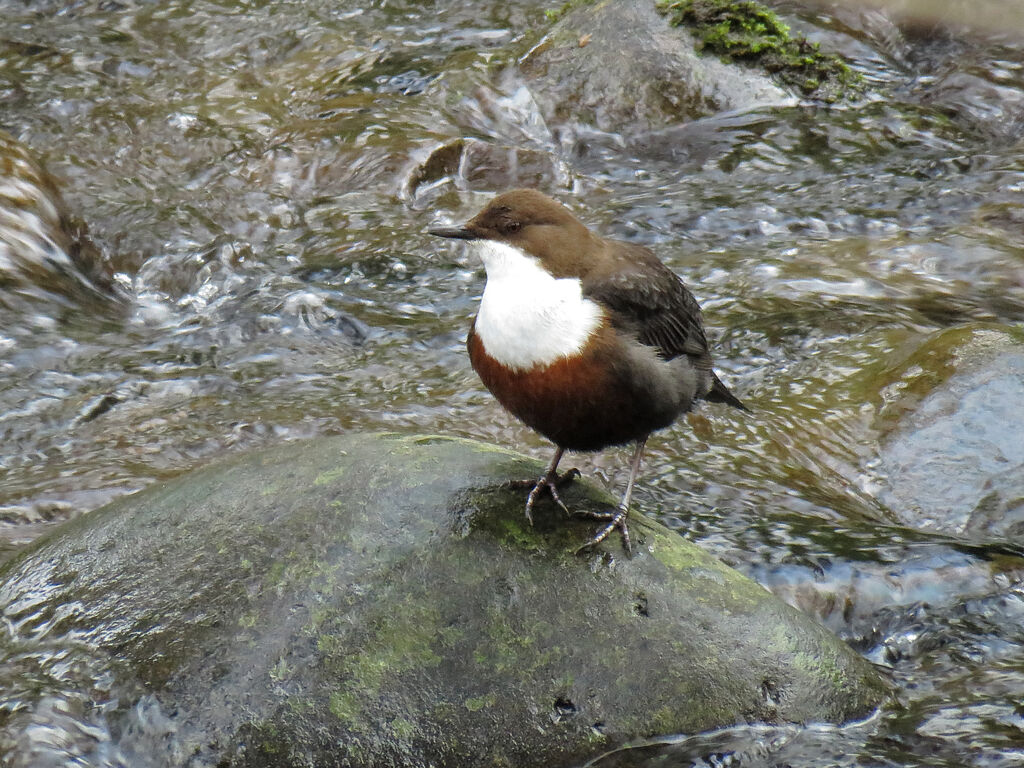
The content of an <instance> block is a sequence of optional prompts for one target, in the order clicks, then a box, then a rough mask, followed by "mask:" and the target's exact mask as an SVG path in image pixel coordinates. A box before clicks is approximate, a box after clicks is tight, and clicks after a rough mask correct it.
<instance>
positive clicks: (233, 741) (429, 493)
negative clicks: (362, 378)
mask: <svg viewBox="0 0 1024 768" xmlns="http://www.w3.org/2000/svg"><path fill="white" fill-rule="evenodd" d="M539 471H540V467H539V465H538V464H537V463H536V462H534V461H531V460H528V459H525V458H524V457H521V456H518V455H516V454H511V453H507V452H504V451H500V450H497V449H494V448H491V447H488V446H485V445H482V444H479V443H472V442H469V441H464V440H454V439H446V438H402V437H395V436H367V435H352V436H346V437H341V438H331V439H321V440H316V441H311V442H308V443H304V444H298V445H296V444H290V445H287V446H283V447H281V448H278V449H275V450H271V451H266V452H262V453H256V454H252V455H248V456H241V457H237V458H234V459H232V460H229V461H227V462H224V463H222V464H219V465H215V466H211V467H208V468H206V469H203V470H200V471H197V472H193V473H191V474H189V475H186V476H184V477H181V478H179V479H177V480H174V481H172V482H168V483H165V484H162V485H160V486H157V487H153V488H150V489H149V490H147V491H144V492H142V493H140V494H138V495H135V496H131V497H125V498H122V499H120V500H119V501H117V502H115V503H114V504H111V505H110V506H108V507H106V508H104V509H102V510H99V511H97V512H94V513H92V514H90V515H87V516H85V517H83V518H80V519H79V520H77V521H75V522H73V523H71V524H69V525H67V526H65V527H64V528H63V529H62V530H61V531H60V532H59V534H58V535H56V536H53V537H50V538H49V539H46V540H43V541H41V542H39V543H37V545H36V546H34V547H33V548H32V549H31V550H29V551H27V552H26V553H24V554H23V555H22V556H20V557H18V558H17V559H16V560H14V561H13V562H11V563H8V564H7V565H6V566H5V568H4V570H3V571H2V572H0V578H2V580H3V586H2V587H0V605H2V610H3V615H4V618H5V621H6V622H7V625H8V627H9V631H8V632H7V633H5V634H4V635H3V637H2V638H0V654H2V655H3V658H5V659H7V660H10V661H11V663H9V664H5V665H3V666H2V667H0V707H2V708H3V709H4V711H8V712H11V711H14V710H16V712H15V714H14V715H12V716H11V717H9V718H7V719H5V720H4V721H3V723H2V724H0V747H3V745H10V744H16V743H24V742H25V740H26V738H28V736H26V734H28V735H29V736H31V735H32V734H39V733H43V732H49V731H47V729H50V731H53V730H54V729H56V730H57V731H58V733H56V734H54V735H53V738H52V739H49V740H48V741H47V743H50V744H64V743H72V742H73V743H74V744H75V746H74V749H75V754H76V755H77V754H82V753H88V754H104V755H106V756H107V757H106V758H105V759H108V762H107V763H104V764H130V765H133V766H140V765H159V766H171V765H173V766H180V765H190V766H198V765H213V764H216V765H221V766H270V765H273V766H299V765H303V766H305V765H318V766H427V765H434V766H476V765H480V764H481V762H482V760H484V761H485V762H487V764H488V765H515V766H558V765H573V764H578V763H579V762H580V761H581V760H584V759H587V758H589V757H593V756H594V755H596V754H599V753H601V752H603V751H604V750H605V749H607V748H609V747H614V746H616V745H619V744H622V743H623V742H625V741H627V740H629V739H633V738H638V737H643V736H650V735H655V734H662V733H677V732H691V733H692V732H698V731H702V730H706V729H709V728H714V727H718V726H723V725H728V724H733V723H742V722H751V721H756V722H767V723H786V722H807V721H832V722H842V721H846V720H849V719H852V718H859V717H862V716H864V715H866V714H867V713H868V712H869V711H870V710H871V709H872V708H873V707H874V706H875V705H876V704H877V703H878V702H879V700H880V699H881V698H882V697H883V696H884V687H883V685H882V684H881V683H880V681H879V679H878V677H877V676H876V673H875V671H874V669H873V668H872V667H871V666H870V665H869V664H867V663H866V662H865V661H864V660H863V659H861V658H860V657H859V656H858V655H857V654H855V653H853V652H852V651H851V650H850V649H849V648H848V647H847V646H845V645H844V644H843V643H841V642H840V641H839V640H837V639H836V638H835V637H834V636H833V635H831V634H830V633H828V632H827V631H826V630H825V629H823V628H822V627H821V626H820V625H819V624H817V623H815V622H814V621H812V620H810V619H809V618H807V617H806V616H804V615H803V614H801V613H799V612H797V611H796V610H794V609H792V608H790V607H789V606H787V605H785V604H784V603H782V602H781V601H779V600H778V599H776V598H774V597H773V596H771V595H770V594H769V593H768V592H767V591H766V590H764V589H763V588H761V587H760V586H758V585H757V584H756V583H754V582H752V581H749V580H748V579H746V578H744V577H742V576H740V575H739V574H738V573H736V572H735V571H733V570H731V569H729V568H727V567H726V566H724V565H723V564H722V563H721V562H719V561H717V560H716V559H714V558H713V557H711V556H710V555H708V554H706V553H705V552H703V551H702V550H701V549H700V548H698V547H696V546H694V545H692V544H690V543H688V542H686V541H685V540H683V539H682V538H680V537H679V536H678V535H676V534H673V533H670V532H669V531H668V530H667V529H665V528H663V527H662V526H660V525H658V524H656V523H653V522H651V521H649V520H646V519H644V518H642V517H640V516H637V518H636V520H635V522H634V524H633V531H634V535H635V538H636V539H637V540H638V542H639V547H638V549H639V552H638V553H637V554H636V555H635V556H634V557H633V558H632V559H625V558H623V557H622V554H621V549H620V545H619V543H618V542H617V541H616V542H613V543H612V544H610V545H609V546H607V548H605V549H604V550H602V551H601V552H598V553H592V554H589V555H586V556H580V555H576V554H575V550H576V548H577V547H578V546H579V544H580V542H582V541H583V540H584V539H585V537H586V536H587V535H588V534H589V533H590V532H591V531H592V530H593V522H592V521H584V520H567V519H566V518H565V517H564V516H563V515H562V514H561V513H560V512H559V511H558V510H557V509H556V508H554V506H553V505H544V507H543V509H542V510H539V511H538V512H537V513H536V515H535V516H536V527H535V528H531V527H529V526H528V525H527V524H526V522H525V520H524V517H523V514H522V503H523V494H522V493H521V492H518V491H511V490H508V489H506V488H504V487H503V483H504V481H505V480H507V479H509V478H517V477H533V476H535V475H536V474H537V473H538V472H539ZM574 486H575V487H573V488H570V489H567V491H566V493H568V494H569V497H568V498H567V502H568V503H569V504H570V505H571V506H573V507H576V508H580V509H585V508H587V509H599V508H602V507H604V506H605V505H607V504H608V503H609V502H610V499H608V498H607V497H606V496H604V495H603V494H601V493H599V492H597V491H595V489H594V488H593V487H591V486H589V485H587V484H585V483H576V484H574ZM12 697H14V698H15V699H16V700H17V706H16V707H14V710H12V706H13V704H12V701H11V698H12ZM55 701H56V702H59V703H60V706H56V707H55V705H54V702H55ZM55 711H59V712H60V713H61V717H64V718H66V717H67V716H68V713H69V712H70V713H72V714H73V715H74V719H75V724H76V728H75V733H74V734H72V736H68V737H67V738H64V737H63V736H61V733H63V732H64V731H67V730H68V728H69V727H70V726H68V725H67V724H62V723H63V721H60V720H55V719H54V718H53V717H51V715H52V713H53V712H55ZM83 734H92V738H93V739H94V740H95V741H96V742H98V743H96V744H93V745H92V747H89V745H82V744H81V743H79V741H76V740H80V739H81V738H83ZM112 734H119V736H118V738H117V739H116V741H115V739H114V737H113V736H112ZM72 737H73V738H72ZM103 742H105V743H103ZM33 749H35V748H34V747H33ZM68 749H69V750H70V749H71V747H68ZM115 752H116V756H117V760H113V759H112V758H110V757H109V756H110V755H111V754H114V753H115ZM0 757H4V758H7V759H8V760H10V759H12V755H11V754H10V753H9V752H8V754H6V755H4V754H2V753H0ZM14 758H16V759H13V762H9V763H8V764H11V765H15V766H18V765H40V764H43V763H42V762H40V761H39V759H40V758H39V755H38V754H37V752H33V757H32V759H33V760H36V762H31V760H30V761H29V762H25V761H24V760H23V761H22V762H18V759H20V758H18V755H17V753H15V754H14ZM117 761H120V763H118V762H117ZM76 764H90V763H88V761H83V762H79V763H76Z"/></svg>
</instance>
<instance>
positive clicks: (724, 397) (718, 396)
mask: <svg viewBox="0 0 1024 768" xmlns="http://www.w3.org/2000/svg"><path fill="white" fill-rule="evenodd" d="M704 399H705V400H707V401H708V402H709V403H725V404H726V405H731V406H732V407H733V408H739V409H740V410H741V411H746V412H747V413H750V409H749V408H747V406H745V405H744V404H743V403H741V402H740V400H739V398H738V397H736V395H734V394H733V393H732V392H730V391H729V388H728V387H727V386H725V384H723V383H722V380H721V379H719V378H718V374H716V373H715V372H714V371H712V372H711V391H710V392H708V393H707V394H706V395H704Z"/></svg>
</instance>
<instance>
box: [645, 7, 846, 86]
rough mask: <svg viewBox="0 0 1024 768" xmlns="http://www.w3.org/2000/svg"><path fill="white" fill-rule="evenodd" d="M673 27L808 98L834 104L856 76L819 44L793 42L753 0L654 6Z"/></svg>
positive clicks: (803, 39)
mask: <svg viewBox="0 0 1024 768" xmlns="http://www.w3.org/2000/svg"><path fill="white" fill-rule="evenodd" d="M658 9H659V10H660V11H661V12H662V13H664V14H666V15H667V16H668V18H669V23H671V24H672V25H674V26H680V25H685V26H687V27H689V28H690V29H691V30H692V32H693V34H694V36H695V37H696V38H697V40H698V42H699V43H700V46H701V47H702V48H703V49H704V50H706V51H708V52H710V53H714V54H717V55H719V56H721V57H723V58H725V59H727V60H731V61H744V62H749V63H752V64H757V66H759V67H762V68H763V69H765V70H766V71H767V72H769V73H770V74H773V75H775V76H776V77H777V78H779V79H780V80H782V81H783V82H784V83H786V84H787V85H789V86H792V87H793V88H796V89H797V90H799V91H801V92H802V93H803V94H804V95H806V96H814V97H816V98H819V99H822V100H824V101H828V102H834V101H838V100H839V99H840V98H843V97H844V96H847V95H849V93H850V91H851V90H853V89H856V88H858V87H859V85H860V76H859V75H858V74H857V73H855V72H854V71H853V70H851V69H850V67H849V66H847V64H846V63H845V62H844V61H843V60H842V59H841V58H840V57H839V56H836V55H834V54H829V53H822V52H821V49H820V47H819V46H818V44H817V43H812V42H809V41H808V40H807V38H806V37H804V36H802V35H800V36H798V37H792V36H791V35H790V33H789V27H787V26H786V25H785V24H784V23H783V22H782V20H781V19H779V17H778V16H776V15H775V14H774V13H772V12H771V11H770V10H768V9H767V8H765V7H764V6H763V5H761V4H760V3H757V2H753V0H671V1H668V2H666V1H664V0H663V1H662V2H659V3H658Z"/></svg>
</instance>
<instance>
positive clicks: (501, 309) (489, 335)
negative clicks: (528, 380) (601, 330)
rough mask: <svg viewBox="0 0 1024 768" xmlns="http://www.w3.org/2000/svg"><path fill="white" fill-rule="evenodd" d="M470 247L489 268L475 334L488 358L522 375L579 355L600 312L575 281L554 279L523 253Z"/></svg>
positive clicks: (493, 245)
mask: <svg viewBox="0 0 1024 768" xmlns="http://www.w3.org/2000/svg"><path fill="white" fill-rule="evenodd" d="M470 246H471V247H472V249H473V250H474V251H475V252H476V254H477V255H478V256H479V257H480V258H481V260H482V261H483V263H484V267H485V268H486V269H487V285H486V286H485V287H484V295H483V298H482V299H481V300H480V312H479V313H478V314H477V316H476V333H477V336H479V337H480V341H481V342H483V345H484V349H485V350H487V354H488V355H490V356H491V357H493V358H494V359H495V360H497V361H498V362H499V363H501V364H502V365H505V366H507V367H509V368H512V369H514V370H519V371H525V370H529V369H530V368H533V367H535V366H544V365H550V364H551V363H554V362H556V361H557V360H559V359H561V358H563V357H568V356H570V355H573V354H576V353H578V352H580V351H581V350H582V349H583V347H585V346H586V344H587V340H588V339H589V338H590V335H591V334H592V333H593V332H594V331H596V330H597V328H598V326H600V325H601V320H602V312H601V308H600V307H599V306H598V305H597V304H596V303H595V302H593V301H591V300H590V299H587V298H584V296H583V292H582V288H581V285H580V281H579V279H578V278H575V277H568V278H555V277H552V275H551V273H550V272H548V271H547V270H546V269H544V268H543V267H542V266H541V265H540V263H539V261H538V260H537V259H536V258H534V257H533V256H530V255H529V254H527V253H526V252H524V251H521V250H520V249H518V248H515V247H514V246H511V245H506V244H504V243H498V242H494V241H493V240H474V241H471V242H470Z"/></svg>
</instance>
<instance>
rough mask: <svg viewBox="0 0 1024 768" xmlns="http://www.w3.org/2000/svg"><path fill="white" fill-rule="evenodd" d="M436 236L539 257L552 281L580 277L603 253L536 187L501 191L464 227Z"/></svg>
mask: <svg viewBox="0 0 1024 768" xmlns="http://www.w3.org/2000/svg"><path fill="white" fill-rule="evenodd" d="M428 231H429V232H430V234H432V235H437V236H439V237H451V238H457V239H460V240H495V241H497V242H501V243H505V244H506V245H511V246H513V247H515V248H518V249H520V250H522V251H525V252H526V253H528V254H530V255H531V256H535V257H536V258H538V259H540V261H541V263H542V264H543V265H544V267H545V268H546V269H547V270H548V271H549V272H551V273H552V274H553V275H554V276H555V277H578V276H581V275H583V274H584V273H585V272H587V271H588V270H589V269H590V267H591V266H592V262H593V259H594V258H596V257H597V255H598V254H599V253H600V252H601V251H602V240H601V239H600V238H599V237H597V236H596V235H594V234H593V233H592V232H590V230H588V229H587V228H586V227H585V226H583V224H582V223H581V222H580V220H579V219H577V218H576V217H575V216H573V215H572V213H571V212H570V211H569V209H568V208H566V207H565V206H564V205H562V204H561V203H559V202H558V201H556V200H552V199H551V198H550V197H548V196H547V195H545V194H543V193H542V192H538V191H537V190H535V189H514V190H512V191H511V192H505V193H503V194H500V195H498V196H497V197H496V198H494V199H493V200H491V202H490V203H489V204H488V205H487V207H486V208H484V209H483V210H482V211H480V213H478V214H477V215H476V216H474V217H473V218H472V219H470V220H469V221H468V222H467V223H466V224H465V225H464V226H462V227H443V228H435V229H430V230H428Z"/></svg>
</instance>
